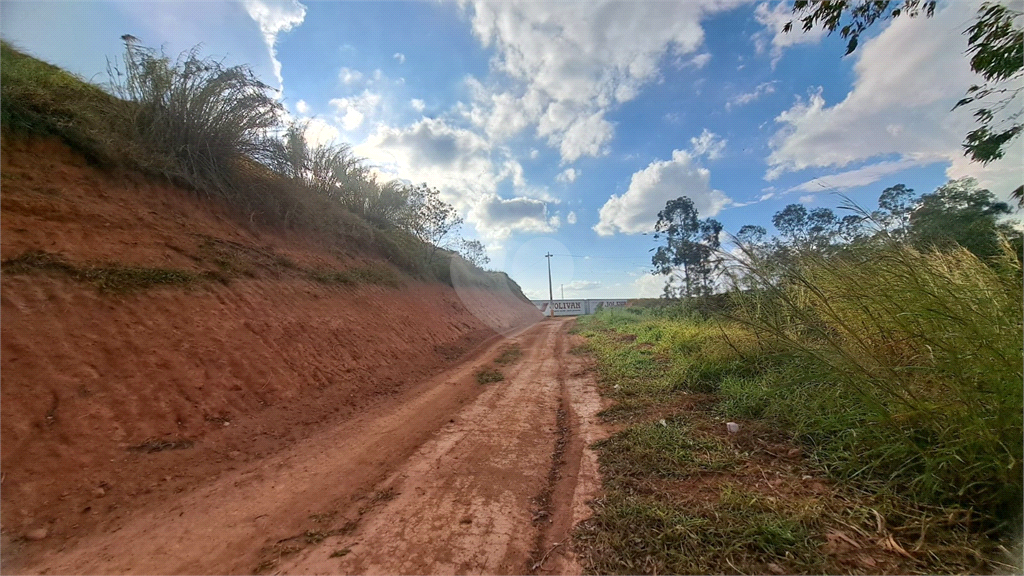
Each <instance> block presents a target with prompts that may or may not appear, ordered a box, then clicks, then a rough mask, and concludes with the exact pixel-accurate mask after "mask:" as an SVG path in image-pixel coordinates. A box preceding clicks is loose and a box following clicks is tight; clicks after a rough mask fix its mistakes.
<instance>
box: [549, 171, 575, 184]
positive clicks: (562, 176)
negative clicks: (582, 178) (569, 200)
mask: <svg viewBox="0 0 1024 576" xmlns="http://www.w3.org/2000/svg"><path fill="white" fill-rule="evenodd" d="M577 176H579V172H578V171H577V170H576V169H575V168H566V169H565V170H562V171H561V172H559V173H558V176H555V180H558V181H559V182H563V183H565V184H568V183H570V182H575V181H576V177H577Z"/></svg>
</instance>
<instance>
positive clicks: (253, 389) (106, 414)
mask: <svg viewBox="0 0 1024 576" xmlns="http://www.w3.org/2000/svg"><path fill="white" fill-rule="evenodd" d="M0 174H2V187H3V195H2V198H0V208H2V227H3V242H2V244H0V255H2V257H3V259H4V260H5V261H6V262H7V265H5V268H4V273H3V276H2V279H0V288H2V289H0V314H2V316H3V323H2V337H0V350H2V353H0V366H2V375H3V386H2V388H0V442H2V448H0V452H2V461H0V467H2V470H3V476H2V481H0V491H2V500H3V507H2V524H3V536H4V543H5V545H6V544H8V543H9V542H11V541H12V540H16V539H20V538H22V537H24V536H25V535H28V534H29V533H33V535H34V536H38V535H39V534H42V532H39V530H40V529H45V530H46V533H45V536H46V537H47V538H48V539H54V537H55V536H56V537H60V536H62V535H63V536H68V535H70V534H73V533H81V532H83V531H87V530H88V529H89V527H90V526H97V525H102V524H104V523H109V522H111V521H113V520H114V519H116V518H117V517H118V516H120V515H123V514H127V513H128V512H130V511H131V510H132V509H134V508H137V507H139V506H142V505H144V504H145V503H146V502H151V501H154V500H156V499H159V498H162V497H165V496H166V495H168V494H171V493H174V492H181V491H184V490H187V489H189V487H190V486H195V485H197V484H198V483H200V482H203V481H206V480H208V479H209V478H210V477H211V476H216V475H218V474H221V473H223V472H224V471H226V470H230V469H232V468H233V466H234V465H235V464H236V463H239V462H244V461H248V460H252V459H258V458H262V457H265V456H266V455H267V454H270V453H273V452H275V451H278V450H280V449H281V448H282V447H284V446H287V445H289V444H291V443H294V442H295V441H297V440H299V439H301V438H303V437H305V436H307V435H308V434H310V433H312V431H313V430H315V429H317V428H318V427H320V426H321V425H322V424H323V423H325V422H328V421H330V422H338V421H340V420H344V419H345V418H347V417H349V416H351V415H354V414H357V413H359V412H360V411H361V410H364V409H366V408H367V407H369V406H372V405H374V404H376V403H379V402H381V401H383V400H384V399H386V398H387V397H388V396H391V395H395V394H398V393H400V392H402V391H403V390H405V389H406V388H407V387H408V386H410V385H412V383H413V382H415V381H418V380H420V379H422V378H424V377H426V376H429V375H430V374H433V373H437V372H438V371H440V370H442V369H443V368H444V367H445V366H448V365H450V364H451V363H452V362H454V361H456V360H457V359H458V358H459V357H460V356H461V355H462V354H463V353H465V352H466V351H468V350H470V349H472V348H474V347H476V346H478V345H480V344H481V343H483V342H485V341H487V340H488V339H489V338H494V337H496V336H495V327H499V328H503V327H504V328H509V327H513V326H519V325H525V324H528V323H530V322H533V321H536V320H538V319H539V313H538V312H537V311H536V309H535V308H534V307H533V306H531V305H529V304H528V303H526V302H524V301H523V300H521V299H519V298H517V297H516V296H515V295H513V294H512V293H511V292H507V293H500V292H492V291H488V290H484V289H465V290H468V291H469V293H471V294H472V298H473V300H474V302H473V305H472V310H473V312H472V313H471V312H470V311H469V309H467V306H466V305H465V304H464V302H463V298H464V295H463V297H460V294H462V292H463V291H464V290H460V293H459V294H457V293H456V291H455V290H453V289H452V288H451V287H449V286H445V285H441V284H436V283H424V282H419V281H416V280H414V279H412V278H409V277H408V276H405V275H403V274H402V273H401V272H400V271H398V270H396V269H394V268H392V267H390V266H389V265H387V264H386V263H384V262H382V261H380V260H379V259H375V258H374V257H373V256H372V255H369V254H366V253H363V254H360V253H358V252H356V251H354V250H343V249H338V248H337V247H333V246H331V245H330V244H329V243H328V242H326V241H321V240H318V239H316V238H310V237H298V236H295V235H291V234H288V233H286V232H280V231H268V230H261V229H258V228H256V227H255V226H250V225H245V224H244V223H243V224H239V223H238V222H237V220H236V219H234V218H231V217H230V216H229V214H228V212H227V211H226V210H222V209H220V208H218V207H216V206H215V205H213V204H211V203H210V202H207V201H205V200H200V199H198V198H195V197H194V196H192V195H190V194H189V193H187V192H184V191H182V190H178V189H175V188H173V187H169V186H164V185H160V184H154V183H152V182H149V181H146V180H144V179H141V178H138V177H134V176H131V175H125V174H110V173H105V172H101V171H98V170H96V169H94V168H92V167H90V166H88V165H87V164H86V163H85V162H84V160H82V159H81V158H79V157H78V156H76V155H75V154H73V153H71V152H70V151H69V150H67V149H66V148H65V147H63V145H61V144H58V143H54V142H51V141H41V140H31V141H8V140H5V141H4V142H3V154H2V170H0ZM26 254H30V255H33V256H32V257H31V258H28V259H26V258H25V255H26ZM12 263H14V264H12ZM40 263H42V264H40ZM15 264H16V265H15ZM129 280H130V281H129ZM481 302H483V303H484V305H483V306H481V305H480V303H481ZM58 539H59V538H58ZM5 549H6V546H5Z"/></svg>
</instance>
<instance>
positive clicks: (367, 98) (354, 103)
mask: <svg viewBox="0 0 1024 576" xmlns="http://www.w3.org/2000/svg"><path fill="white" fill-rule="evenodd" d="M380 100H381V97H380V94H376V93H374V92H370V91H369V90H364V91H363V93H362V94H359V95H357V96H350V97H347V98H333V99H331V101H330V102H329V104H330V105H331V107H333V108H334V110H335V113H336V115H337V117H338V121H339V122H340V123H341V127H342V128H343V129H344V130H345V131H346V132H351V131H353V130H356V129H357V128H359V127H360V126H362V125H363V120H365V119H366V117H367V116H370V115H372V114H373V113H374V112H375V111H376V109H377V105H379V104H380Z"/></svg>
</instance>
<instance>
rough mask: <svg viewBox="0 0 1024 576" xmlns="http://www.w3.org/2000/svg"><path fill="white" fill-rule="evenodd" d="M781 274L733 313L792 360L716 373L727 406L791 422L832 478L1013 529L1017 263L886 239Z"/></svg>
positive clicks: (1018, 398) (1023, 438) (1018, 469)
mask: <svg viewBox="0 0 1024 576" xmlns="http://www.w3.org/2000/svg"><path fill="white" fill-rule="evenodd" d="M752 272H753V274H755V275H756V274H758V273H759V269H758V268H756V266H755V267H753V268H752ZM787 276H788V278H789V281H788V282H787V283H784V284H779V283H777V282H766V281H764V280H767V278H765V277H763V276H762V277H761V278H760V279H761V280H762V282H761V286H760V289H759V290H758V291H756V292H754V293H750V294H747V295H745V296H744V297H742V298H739V299H738V301H737V309H736V312H735V313H734V317H735V318H736V319H737V320H738V321H740V322H743V323H744V324H745V325H747V326H748V327H749V329H750V330H751V331H752V332H754V333H756V334H758V335H759V337H760V338H761V339H762V340H765V341H768V342H770V343H771V345H772V346H775V347H777V348H779V349H781V350H784V351H786V352H788V353H790V354H791V355H792V357H793V361H792V362H790V363H789V365H788V367H787V368H786V369H783V370H777V371H775V372H774V373H771V372H769V373H767V374H766V375H765V377H764V378H760V379H759V378H752V379H738V380H734V381H730V382H728V383H727V384H726V386H725V392H726V393H727V395H728V397H729V398H730V403H731V404H732V406H733V408H735V409H738V410H742V411H745V412H746V413H749V414H755V413H758V412H761V413H762V414H763V415H765V416H767V417H771V418H773V419H774V420H776V421H779V422H781V423H783V424H785V425H786V426H787V427H789V428H791V429H794V430H796V431H797V432H798V433H799V434H800V435H801V436H802V437H803V439H804V441H805V442H806V443H808V444H811V445H813V446H815V447H816V448H817V453H818V454H819V457H820V458H821V460H822V461H823V463H824V464H825V465H827V466H828V467H829V469H830V471H831V472H832V473H833V474H834V475H836V476H838V477H843V478H851V479H857V480H858V481H866V482H871V483H878V484H882V485H885V486H886V487H888V488H892V489H894V490H896V491H902V492H903V493H904V494H906V495H908V496H909V497H912V498H913V499H915V500H918V501H921V502H924V503H928V504H933V505H940V506H956V507H963V508H970V509H973V510H974V511H975V512H976V513H980V514H981V515H982V516H984V517H987V518H988V519H989V521H990V522H992V523H995V524H1001V525H1004V527H1006V526H1011V525H1012V526H1017V525H1019V519H1020V508H1021V503H1022V493H1024V480H1022V461H1024V426H1022V413H1024V389H1022V386H1021V381H1022V379H1024V374H1022V366H1021V359H1020V354H1021V349H1022V346H1024V336H1022V326H1024V322H1022V309H1021V301H1022V281H1021V267H1020V261H1019V259H1018V258H1017V257H1016V256H1015V255H1014V254H1013V253H1012V252H1010V251H1009V250H1007V251H1006V252H1005V253H1004V254H1003V255H1001V256H1000V257H998V258H995V259H993V260H991V261H982V260H980V259H978V258H977V257H975V256H974V255H973V254H971V253H970V252H968V251H967V250H964V249H956V250H951V251H946V252H941V253H940V252H927V253H923V252H918V251H916V250H914V249H912V248H909V247H906V246H902V245H898V244H895V243H889V244H886V245H883V246H881V247H872V248H870V249H867V250H863V251H851V252H849V253H847V254H846V255H844V256H842V257H831V258H828V259H826V258H825V257H823V256H820V255H813V254H811V255H806V256H804V257H803V259H802V260H800V261H799V263H798V264H796V265H794V266H793V267H792V268H790V269H789V270H787ZM755 277H756V276H755Z"/></svg>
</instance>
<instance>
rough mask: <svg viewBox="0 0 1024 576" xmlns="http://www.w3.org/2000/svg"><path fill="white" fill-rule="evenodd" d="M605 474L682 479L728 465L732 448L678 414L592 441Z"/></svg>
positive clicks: (613, 477)
mask: <svg viewBox="0 0 1024 576" xmlns="http://www.w3.org/2000/svg"><path fill="white" fill-rule="evenodd" d="M594 447H595V449H597V450H598V451H599V454H600V461H601V464H602V466H603V470H604V472H605V474H606V476H607V477H608V478H611V479H616V478H619V477H622V476H626V477H632V478H643V477H646V476H657V477H660V478H674V479H682V478H688V477H690V476H693V475H695V474H699V473H701V472H708V471H721V470H727V469H730V468H731V467H732V466H733V465H734V464H735V462H736V456H735V454H734V450H733V449H732V448H730V447H728V446H726V445H725V444H724V443H723V442H722V441H721V440H719V439H718V438H715V437H713V436H709V435H706V434H702V433H700V432H697V431H695V430H694V429H693V428H692V427H690V426H688V425H686V424H685V423H684V422H683V420H682V419H681V418H679V417H675V418H665V419H661V420H658V421H654V422H647V423H644V424H638V425H636V426H631V427H629V428H627V429H625V430H623V431H622V432H619V433H618V434H616V435H614V436H612V437H611V438H609V439H607V440H603V441H601V442H598V443H597V444H595V446H594Z"/></svg>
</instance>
